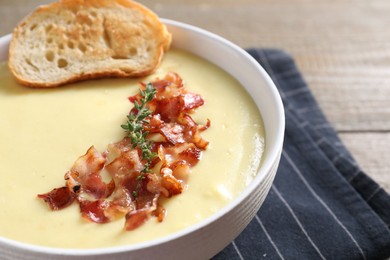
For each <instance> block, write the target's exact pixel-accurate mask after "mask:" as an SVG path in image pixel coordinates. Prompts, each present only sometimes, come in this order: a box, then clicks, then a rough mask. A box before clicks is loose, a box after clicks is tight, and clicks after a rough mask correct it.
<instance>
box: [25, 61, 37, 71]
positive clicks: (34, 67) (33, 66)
mask: <svg viewBox="0 0 390 260" xmlns="http://www.w3.org/2000/svg"><path fill="white" fill-rule="evenodd" d="M26 63H27V64H28V65H30V66H31V67H32V68H33V69H34V70H36V71H39V68H38V67H37V66H35V65H34V64H33V63H32V62H31V60H30V59H26Z"/></svg>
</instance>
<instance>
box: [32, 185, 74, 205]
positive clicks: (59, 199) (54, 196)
mask: <svg viewBox="0 0 390 260" xmlns="http://www.w3.org/2000/svg"><path fill="white" fill-rule="evenodd" d="M38 198H40V199H43V200H44V201H45V202H46V203H47V205H49V207H50V209H51V210H60V209H63V208H66V207H67V206H69V205H70V204H72V203H73V201H74V200H75V199H76V195H75V193H73V192H72V191H70V190H69V189H68V187H61V188H55V189H53V190H52V191H50V192H48V193H45V194H39V195H38Z"/></svg>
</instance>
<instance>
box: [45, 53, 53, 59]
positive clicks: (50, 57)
mask: <svg viewBox="0 0 390 260" xmlns="http://www.w3.org/2000/svg"><path fill="white" fill-rule="evenodd" d="M45 57H46V59H47V60H48V61H53V60H54V52H52V51H47V52H46V55H45Z"/></svg>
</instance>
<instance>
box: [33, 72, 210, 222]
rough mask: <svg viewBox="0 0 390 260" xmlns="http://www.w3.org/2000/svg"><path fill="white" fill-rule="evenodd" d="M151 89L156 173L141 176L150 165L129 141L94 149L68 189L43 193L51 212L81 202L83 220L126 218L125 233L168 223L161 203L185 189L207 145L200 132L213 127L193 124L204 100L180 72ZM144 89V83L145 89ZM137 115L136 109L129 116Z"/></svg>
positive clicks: (73, 172) (147, 127) (69, 177)
mask: <svg viewBox="0 0 390 260" xmlns="http://www.w3.org/2000/svg"><path fill="white" fill-rule="evenodd" d="M152 85H153V86H154V88H156V90H157V93H156V95H155V97H154V98H153V99H152V100H151V101H150V102H148V104H147V106H148V108H149V110H150V111H151V112H152V113H151V115H150V116H149V117H148V118H147V121H148V122H147V123H144V125H143V127H144V131H147V132H148V136H147V138H150V139H151V140H153V141H154V143H153V145H152V152H155V153H157V154H158V156H157V157H155V159H154V160H153V162H152V165H151V167H150V169H152V168H153V167H154V168H153V172H150V173H147V174H142V173H141V172H142V170H143V169H144V164H145V161H143V160H142V159H141V158H142V155H141V149H139V148H133V147H132V143H131V141H130V138H128V137H125V138H123V139H122V140H121V141H119V142H117V143H113V144H109V145H108V146H107V149H106V151H104V152H103V153H100V152H99V151H97V150H96V149H95V148H94V147H93V146H92V147H90V148H89V149H88V151H87V152H86V153H85V154H84V155H83V156H81V157H79V158H78V159H77V160H76V161H75V163H74V164H73V166H72V168H71V169H70V170H69V171H68V172H67V173H66V174H65V177H64V178H65V186H64V187H60V188H56V189H53V190H52V191H50V192H48V193H45V194H39V195H38V198H40V199H43V200H44V201H45V202H46V203H47V204H48V206H49V208H50V209H51V210H60V209H63V208H66V207H67V206H69V205H71V204H72V203H73V202H75V201H76V202H77V203H78V205H79V207H80V213H81V215H82V217H83V218H85V219H87V220H89V221H92V222H95V223H107V222H110V221H113V220H116V219H119V218H123V217H125V225H124V229H125V230H134V229H136V228H138V227H139V226H141V225H143V224H144V223H145V222H146V221H147V220H148V219H150V218H151V217H156V219H157V221H159V222H162V221H163V220H164V217H165V215H166V209H165V208H164V207H163V206H162V205H161V204H160V203H159V202H160V199H161V198H163V197H165V198H170V197H172V196H175V195H178V194H180V193H182V192H183V191H184V189H185V187H186V181H187V179H188V176H189V175H190V172H191V168H192V167H194V166H195V165H196V164H197V163H198V162H199V161H200V159H201V157H202V150H205V149H206V148H207V146H208V142H207V141H206V140H204V139H203V138H202V137H201V132H203V131H205V130H206V129H207V128H209V127H210V120H208V119H207V122H206V124H205V125H198V124H197V123H196V122H195V121H194V120H193V118H192V117H191V115H190V114H192V113H193V112H195V110H196V109H197V108H199V107H200V106H202V105H203V104H204V100H203V98H202V97H201V96H200V95H198V94H194V93H191V92H188V91H187V89H186V88H185V87H184V82H183V80H182V79H181V77H180V76H179V75H178V74H176V73H173V72H170V73H168V74H167V75H166V76H165V78H163V79H157V80H156V81H154V82H152ZM145 87H146V84H143V83H141V89H145ZM140 99H141V96H140V94H137V95H134V96H131V97H129V101H130V102H131V103H134V102H136V101H137V102H138V101H139V100H140ZM136 112H137V110H136V108H135V107H133V108H132V109H131V110H130V112H129V113H130V114H134V113H136ZM103 172H105V173H107V174H108V176H109V177H110V181H109V182H105V181H103V177H102V173H103ZM135 191H136V192H137V193H136V194H135V193H134V192H135Z"/></svg>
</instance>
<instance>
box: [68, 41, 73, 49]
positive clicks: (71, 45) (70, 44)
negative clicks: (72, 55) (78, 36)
mask: <svg viewBox="0 0 390 260" xmlns="http://www.w3.org/2000/svg"><path fill="white" fill-rule="evenodd" d="M68 47H69V48H70V49H73V48H74V43H73V42H72V41H68Z"/></svg>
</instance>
